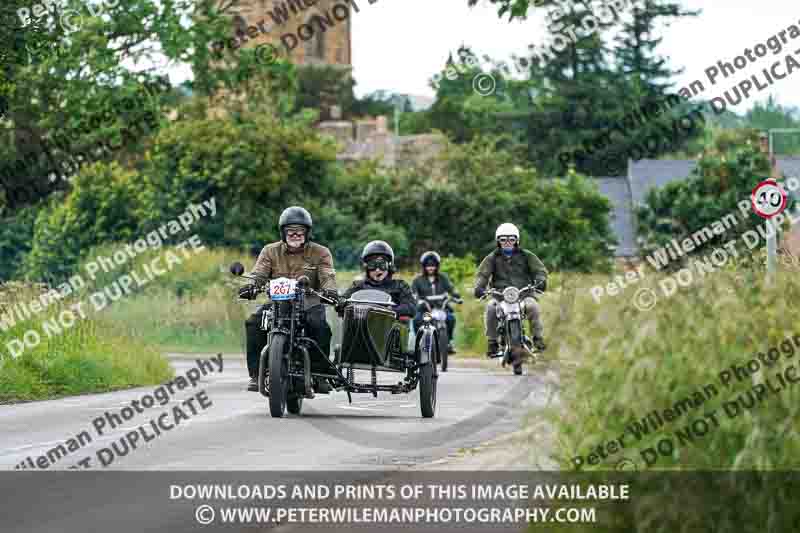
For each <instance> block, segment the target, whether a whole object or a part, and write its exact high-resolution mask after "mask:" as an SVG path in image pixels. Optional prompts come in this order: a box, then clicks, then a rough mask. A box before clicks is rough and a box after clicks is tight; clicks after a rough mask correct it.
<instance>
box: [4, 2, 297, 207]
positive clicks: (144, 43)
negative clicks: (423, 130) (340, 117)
mask: <svg viewBox="0 0 800 533" xmlns="http://www.w3.org/2000/svg"><path fill="white" fill-rule="evenodd" d="M4 7H6V8H7V9H6V13H7V14H8V15H13V16H12V17H11V18H9V19H7V20H8V21H10V24H12V25H13V28H12V29H13V31H14V33H15V37H14V39H12V40H11V42H12V43H13V46H11V47H10V46H6V47H5V50H6V52H8V50H12V51H13V52H14V53H16V54H17V56H16V57H17V59H16V60H15V61H14V62H13V65H12V68H11V69H10V70H11V71H13V72H11V74H13V80H12V81H11V86H10V89H9V90H8V91H7V98H8V108H9V110H8V113H7V117H8V119H9V121H8V122H7V123H5V124H3V126H2V131H0V154H2V156H3V158H2V163H0V176H4V178H3V179H2V183H0V192H1V193H2V197H4V198H5V203H6V204H7V205H8V206H9V207H15V206H18V205H25V204H26V203H29V202H35V201H36V200H37V199H39V198H42V197H45V196H47V195H48V194H50V193H51V192H52V191H56V190H66V189H68V188H69V179H70V178H71V176H74V175H75V174H76V172H78V169H79V167H80V166H81V165H83V164H86V163H88V162H91V161H96V160H98V159H102V158H104V157H106V156H104V154H106V153H107V152H106V151H104V150H103V149H101V148H99V147H98V143H99V142H100V141H101V140H106V139H108V140H112V141H116V142H117V143H119V141H120V139H122V138H123V137H122V136H123V134H124V133H125V132H126V130H127V125H128V124H130V123H132V122H138V121H139V120H140V119H141V118H142V116H143V115H144V114H147V113H154V114H155V117H156V121H155V123H156V126H157V124H158V123H159V122H160V119H161V116H160V115H161V113H160V110H161V106H162V102H163V101H166V100H169V99H170V98H173V95H172V94H171V93H170V94H154V92H153V90H152V88H153V87H154V86H157V85H158V84H159V82H163V79H162V80H159V78H158V76H157V74H156V69H157V68H159V67H157V66H156V65H153V66H152V67H149V68H143V67H142V66H141V64H142V63H144V64H148V63H150V64H153V63H155V62H154V61H149V60H152V59H154V57H155V56H161V57H163V58H165V59H166V60H168V61H172V62H183V63H187V64H189V65H191V66H192V67H193V69H194V72H195V81H194V83H193V85H192V88H193V89H194V90H195V91H196V92H198V93H200V94H205V95H210V94H213V93H215V92H217V91H218V90H219V89H225V88H226V89H228V90H229V91H235V90H245V89H246V88H247V87H248V85H247V83H246V82H247V81H248V80H250V79H252V78H254V77H255V76H256V75H258V74H263V73H265V72H268V73H272V74H273V75H274V76H275V77H278V78H286V77H289V76H290V72H289V71H287V70H286V66H285V62H281V61H278V62H277V63H276V64H274V65H261V64H259V63H258V62H257V61H256V58H255V53H254V52H253V51H252V50H242V51H240V52H239V53H238V54H237V55H236V57H235V58H234V59H233V60H232V61H220V60H219V59H215V58H214V57H212V53H211V51H210V45H211V44H212V43H213V42H215V41H216V40H218V39H220V38H222V37H223V36H226V35H229V34H230V33H231V21H230V19H229V18H228V17H227V16H225V14H224V13H223V12H222V11H220V9H219V8H220V6H217V5H215V4H214V2H212V1H211V0H201V1H200V2H195V1H193V0H164V1H163V2H160V3H153V2H150V1H149V0H119V1H118V2H116V3H110V2H106V3H104V4H103V8H102V14H101V13H97V16H92V15H91V14H90V13H89V11H88V10H87V9H86V6H85V3H84V2H83V0H68V2H67V5H66V8H65V9H72V10H75V11H77V12H79V13H81V14H82V15H83V18H82V20H81V22H82V26H81V27H80V28H78V29H77V30H76V31H72V32H70V33H67V32H66V30H65V28H64V24H63V23H60V22H59V21H56V23H54V24H52V25H49V24H46V23H45V22H44V21H45V20H47V19H46V17H43V18H42V19H40V20H39V21H36V22H34V23H32V24H30V25H29V26H26V27H25V28H22V27H20V25H21V21H20V20H19V18H18V17H17V16H16V13H15V11H16V10H17V9H18V8H21V7H25V8H29V7H30V6H29V5H27V4H26V3H24V2H22V1H21V0H10V2H9V3H6V4H5V5H4ZM227 7H230V6H227ZM73 20H75V19H73ZM187 20H191V21H192V24H191V25H189V26H188V27H187V24H186V22H187ZM2 31H7V28H5V27H4V29H3V30H2ZM23 56H24V58H25V61H22V60H21V58H22V57H23ZM129 64H135V65H137V71H136V72H133V71H132V70H131V69H130V68H129V67H128V66H127V65H129ZM6 70H9V69H6ZM150 133H151V132H150V131H142V132H139V133H137V134H136V135H133V136H129V137H126V138H124V147H123V148H122V153H121V154H120V158H121V159H122V160H126V159H130V158H131V157H134V156H135V155H136V154H140V153H141V152H142V151H143V150H142V146H143V144H142V143H143V142H144V141H145V140H146V138H147V137H148V136H149V134H150Z"/></svg>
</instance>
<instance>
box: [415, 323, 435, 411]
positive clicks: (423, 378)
mask: <svg viewBox="0 0 800 533" xmlns="http://www.w3.org/2000/svg"><path fill="white" fill-rule="evenodd" d="M419 350H420V354H419V355H420V360H422V361H424V360H427V361H428V363H426V364H425V365H424V366H422V367H421V368H420V369H419V405H420V409H421V410H422V416H423V417H424V418H433V416H434V415H435V414H436V382H437V378H438V376H437V374H436V360H437V358H436V356H437V355H438V354H437V353H436V352H438V350H439V346H438V344H437V343H436V338H435V335H434V334H433V333H432V332H430V331H427V332H425V333H424V337H423V338H422V340H421V342H420V343H419Z"/></svg>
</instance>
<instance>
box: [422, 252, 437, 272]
mask: <svg viewBox="0 0 800 533" xmlns="http://www.w3.org/2000/svg"><path fill="white" fill-rule="evenodd" d="M426 263H429V264H430V263H433V264H434V265H435V266H436V268H439V265H441V264H442V258H441V257H440V256H439V254H437V253H436V252H434V251H429V252H425V253H424V254H422V255H421V256H420V258H419V264H420V265H422V267H423V268H424V267H425V264H426Z"/></svg>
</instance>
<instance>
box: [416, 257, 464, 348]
mask: <svg viewBox="0 0 800 533" xmlns="http://www.w3.org/2000/svg"><path fill="white" fill-rule="evenodd" d="M419 262H420V266H421V267H422V274H420V275H419V276H417V277H416V278H414V282H413V283H412V284H411V292H413V293H414V296H415V297H416V299H417V302H418V303H417V314H416V316H415V317H414V329H415V330H418V329H419V328H420V327H421V326H422V315H423V313H425V312H428V311H430V310H431V307H430V304H429V303H428V302H427V301H425V297H426V296H438V295H440V294H445V293H448V294H450V295H451V296H452V297H453V300H454V301H456V302H459V303H460V302H461V296H460V295H459V294H458V292H457V291H456V289H455V287H454V286H453V284H452V283H451V282H450V278H448V277H447V274H444V273H441V272H439V267H440V265H441V262H442V259H441V257H440V256H439V254H438V253H436V252H434V251H429V252H425V253H424V254H422V256H420V258H419ZM445 311H446V312H447V338H448V339H449V341H450V342H449V345H448V347H447V349H448V352H449V353H451V354H452V353H455V352H456V350H455V348H454V347H453V332H454V331H455V327H456V316H455V314H454V313H453V308H452V307H450V304H448V305H447V308H446V309H445Z"/></svg>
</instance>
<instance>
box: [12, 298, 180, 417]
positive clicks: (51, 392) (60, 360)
mask: <svg viewBox="0 0 800 533" xmlns="http://www.w3.org/2000/svg"><path fill="white" fill-rule="evenodd" d="M38 294H39V291H38V290H36V289H34V288H15V289H14V290H9V289H8V288H6V290H4V291H3V292H2V296H3V304H4V305H6V306H10V305H13V304H15V303H17V302H26V303H27V302H30V301H31V300H32V299H33V298H35V297H36V296H37V295H38ZM68 303H70V302H68V301H66V300H64V301H61V302H59V303H56V304H51V305H50V306H49V307H48V308H47V310H46V311H44V312H43V313H42V314H41V315H38V316H35V317H32V318H30V319H28V320H25V321H23V322H20V323H17V324H16V325H15V326H14V327H13V328H11V329H9V330H8V331H1V330H0V346H2V347H3V353H2V360H1V361H0V403H6V402H12V401H21V400H40V399H47V398H55V397H60V396H67V395H73V394H81V393H89V392H104V391H109V390H115V389H122V388H127V387H132V386H138V385H151V384H156V383H160V382H162V381H164V380H167V379H169V378H170V377H171V376H172V369H171V368H170V366H169V363H168V362H167V361H166V360H165V359H164V358H163V357H162V356H161V354H160V353H159V352H158V351H157V350H155V349H154V348H153V347H152V345H148V344H146V343H142V342H141V341H139V340H136V339H133V338H131V337H130V336H128V335H125V334H124V333H121V332H119V331H115V330H113V328H108V327H105V326H104V325H101V324H100V323H99V322H98V321H97V320H96V319H95V318H93V317H91V316H88V317H87V319H86V320H80V319H79V320H77V321H76V322H75V323H74V325H72V327H69V328H67V327H65V328H63V330H62V332H61V333H60V334H53V335H52V336H49V335H47V334H45V333H43V330H42V327H41V321H42V320H50V319H53V318H55V317H56V316H57V315H58V314H59V313H60V312H61V311H62V310H64V309H65V308H66V307H67V305H68ZM30 329H36V330H37V331H38V332H39V334H40V335H41V339H42V342H41V343H40V344H38V345H37V346H36V347H34V348H27V347H26V349H25V351H24V352H23V353H22V354H21V355H20V356H18V357H17V358H12V357H11V355H10V354H9V353H8V352H7V350H6V343H8V342H10V341H11V340H12V339H22V337H23V335H24V334H25V332H26V331H28V330H30Z"/></svg>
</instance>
